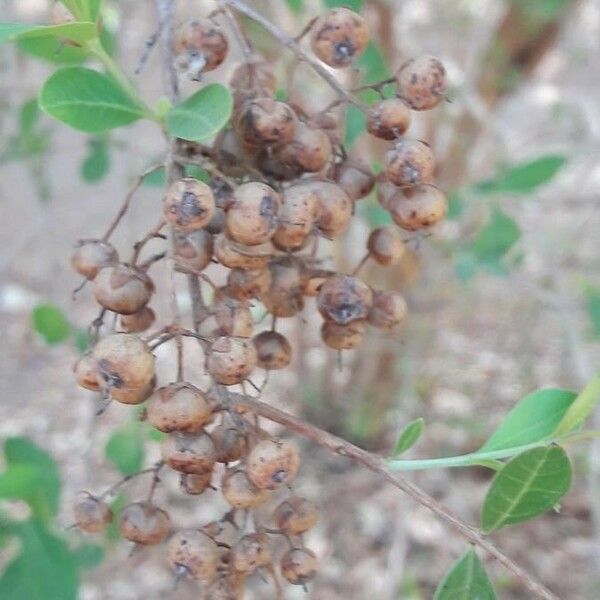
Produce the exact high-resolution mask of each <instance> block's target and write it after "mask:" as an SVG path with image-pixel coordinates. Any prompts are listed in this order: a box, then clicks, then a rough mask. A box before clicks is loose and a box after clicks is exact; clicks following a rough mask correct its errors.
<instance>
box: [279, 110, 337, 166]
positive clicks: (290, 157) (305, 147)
mask: <svg viewBox="0 0 600 600" xmlns="http://www.w3.org/2000/svg"><path fill="white" fill-rule="evenodd" d="M278 157H279V160H281V162H282V163H283V164H284V165H290V166H292V167H295V168H297V169H298V170H299V171H302V172H306V173H316V172H317V171H320V170H321V169H322V168H323V167H324V166H325V165H326V164H327V163H328V161H329V159H330V158H331V141H330V140H329V137H328V136H327V134H326V133H324V132H323V131H321V130H320V129H314V128H312V127H310V126H309V125H307V124H306V123H303V122H299V123H298V124H297V125H296V129H295V130H294V137H293V138H292V140H291V141H290V142H288V143H287V144H286V145H285V146H283V147H282V148H281V150H280V151H279V152H278Z"/></svg>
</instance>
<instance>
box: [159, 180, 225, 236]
mask: <svg viewBox="0 0 600 600" xmlns="http://www.w3.org/2000/svg"><path fill="white" fill-rule="evenodd" d="M214 213H215V199H214V196H213V193H212V190H211V189H210V187H209V186H208V185H206V183H204V182H203V181H199V180H197V179H193V178H191V177H185V178H183V179H180V180H179V181H175V182H174V183H172V184H171V185H170V186H169V188H168V189H167V194H166V196H165V202H164V206H163V214H164V217H165V220H166V221H167V222H168V223H170V224H171V225H173V226H174V227H177V228H179V229H181V230H182V231H194V230H195V229H202V228H203V227H206V226H207V225H208V224H209V223H210V221H211V219H212V218H213V215H214Z"/></svg>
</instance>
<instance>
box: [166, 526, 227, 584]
mask: <svg viewBox="0 0 600 600" xmlns="http://www.w3.org/2000/svg"><path fill="white" fill-rule="evenodd" d="M219 558H220V552H219V547H218V546H217V544H216V543H215V542H214V541H213V540H211V539H210V538H209V537H208V536H207V535H205V534H204V533H202V532H200V531H198V530H195V529H184V530H182V531H178V532H177V533H176V534H175V535H174V536H173V537H172V538H171V539H170V540H169V546H168V548H167V561H168V563H169V565H170V566H171V568H172V569H174V570H177V569H179V568H181V567H183V568H184V569H185V571H186V573H187V574H188V575H189V576H190V577H192V578H193V579H199V580H200V581H211V580H212V579H213V578H214V576H215V574H216V572H217V567H218V565H219Z"/></svg>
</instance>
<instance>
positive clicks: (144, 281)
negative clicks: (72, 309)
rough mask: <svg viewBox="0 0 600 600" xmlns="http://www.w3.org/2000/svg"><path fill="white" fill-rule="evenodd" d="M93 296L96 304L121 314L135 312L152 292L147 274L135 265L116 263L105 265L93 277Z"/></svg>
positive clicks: (144, 304) (152, 288) (151, 284)
mask: <svg viewBox="0 0 600 600" xmlns="http://www.w3.org/2000/svg"><path fill="white" fill-rule="evenodd" d="M93 292H94V297H95V298H96V301H97V302H98V304H100V305H101V306H103V307H104V308H107V309H108V310H112V311H113V312H116V313H119V314H121V315H131V314H133V313H136V312H138V311H140V310H142V308H144V306H146V304H148V302H149V301H150V298H151V296H152V294H153V293H154V284H153V283H152V280H151V279H150V277H148V275H147V274H146V273H145V272H144V271H142V270H140V269H137V268H135V267H130V266H128V265H116V266H114V267H105V268H104V269H102V270H101V271H100V272H99V273H98V274H97V275H96V277H95V278H94V283H93Z"/></svg>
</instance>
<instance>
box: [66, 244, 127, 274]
mask: <svg viewBox="0 0 600 600" xmlns="http://www.w3.org/2000/svg"><path fill="white" fill-rule="evenodd" d="M118 262H119V255H118V254H117V251H116V250H115V249H114V247H113V246H112V245H111V244H109V243H108V242H103V241H102V240H80V241H79V242H78V243H77V245H76V247H75V252H73V256H71V264H72V266H73V268H74V269H75V270H76V271H77V272H78V273H79V274H80V275H83V276H84V277H85V278H86V279H94V277H96V275H97V274H98V272H99V271H100V269H103V268H104V267H111V266H113V265H116V264H117V263H118Z"/></svg>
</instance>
